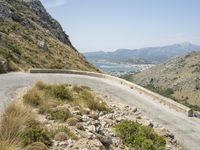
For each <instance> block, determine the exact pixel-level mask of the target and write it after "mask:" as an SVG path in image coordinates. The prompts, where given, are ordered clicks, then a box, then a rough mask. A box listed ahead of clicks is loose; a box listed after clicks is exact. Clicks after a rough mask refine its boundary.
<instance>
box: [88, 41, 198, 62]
mask: <svg viewBox="0 0 200 150" xmlns="http://www.w3.org/2000/svg"><path fill="white" fill-rule="evenodd" d="M192 51H200V46H199V45H194V44H192V43H189V42H184V43H179V44H173V45H168V46H160V47H145V48H141V49H134V50H130V49H118V50H116V51H114V52H104V51H98V52H88V53H84V55H85V57H86V58H88V59H89V60H101V59H103V60H107V61H112V62H129V63H162V62H164V61H166V60H168V59H170V58H172V57H175V56H178V55H182V54H185V53H188V52H192Z"/></svg>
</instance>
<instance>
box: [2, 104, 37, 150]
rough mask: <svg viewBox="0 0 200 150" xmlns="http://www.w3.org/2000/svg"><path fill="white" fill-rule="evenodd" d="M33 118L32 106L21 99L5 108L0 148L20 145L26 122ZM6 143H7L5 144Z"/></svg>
mask: <svg viewBox="0 0 200 150" xmlns="http://www.w3.org/2000/svg"><path fill="white" fill-rule="evenodd" d="M32 119H33V115H32V113H31V110H30V108H28V107H26V106H24V105H23V104H22V103H20V101H12V102H11V103H10V104H9V105H8V107H7V108H6V109H5V112H4V114H3V115H2V120H1V124H0V149H2V150H9V149H17V148H19V147H20V145H21V143H20V140H21V139H20V138H21V133H22V131H23V129H24V127H25V124H26V123H28V122H29V121H30V120H32ZM5 143H6V144H5Z"/></svg>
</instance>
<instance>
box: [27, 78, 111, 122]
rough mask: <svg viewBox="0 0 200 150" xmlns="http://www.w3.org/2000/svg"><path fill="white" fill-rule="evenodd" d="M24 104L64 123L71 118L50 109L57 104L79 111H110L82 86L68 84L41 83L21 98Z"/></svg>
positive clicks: (67, 114) (64, 112)
mask: <svg viewBox="0 0 200 150" xmlns="http://www.w3.org/2000/svg"><path fill="white" fill-rule="evenodd" d="M23 100H24V103H25V104H29V105H31V106H34V107H38V108H39V113H41V114H47V113H48V114H50V115H51V116H52V118H54V119H57V120H61V121H66V120H67V119H68V118H69V117H71V115H70V112H69V111H66V110H55V109H53V111H52V108H53V107H56V106H58V105H59V104H61V105H62V104H72V105H76V106H79V107H80V109H82V110H83V109H84V108H90V109H91V110H99V111H110V108H109V107H108V106H107V104H106V103H105V102H103V100H102V99H100V98H99V97H96V96H95V95H94V94H93V93H92V91H91V89H90V88H88V87H84V86H71V85H68V84H47V83H44V82H42V81H39V82H38V83H36V85H35V86H34V87H33V88H32V89H30V90H29V91H28V92H27V94H26V95H25V96H24V98H23Z"/></svg>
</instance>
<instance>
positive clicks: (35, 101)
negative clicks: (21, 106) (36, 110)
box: [23, 88, 43, 107]
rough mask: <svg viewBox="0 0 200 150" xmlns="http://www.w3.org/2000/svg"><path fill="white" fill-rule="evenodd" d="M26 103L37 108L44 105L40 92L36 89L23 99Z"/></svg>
mask: <svg viewBox="0 0 200 150" xmlns="http://www.w3.org/2000/svg"><path fill="white" fill-rule="evenodd" d="M23 100H24V103H25V104H28V105H31V106H33V107H37V106H39V105H41V104H42V102H43V101H42V98H41V94H40V92H39V91H38V90H37V89H36V88H32V89H31V90H29V91H28V92H27V93H26V95H24V97H23Z"/></svg>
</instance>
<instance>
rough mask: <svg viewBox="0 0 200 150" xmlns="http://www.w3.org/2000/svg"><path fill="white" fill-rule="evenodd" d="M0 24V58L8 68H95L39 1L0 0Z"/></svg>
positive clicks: (88, 69)
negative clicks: (6, 62)
mask: <svg viewBox="0 0 200 150" xmlns="http://www.w3.org/2000/svg"><path fill="white" fill-rule="evenodd" d="M0 24H1V26H0V57H2V58H4V59H6V60H7V61H8V66H9V69H10V70H26V69H29V68H33V67H37V68H53V69H54V68H55V69H61V68H62V69H77V70H87V71H97V69H96V68H95V67H94V66H93V65H91V64H90V63H88V62H87V60H86V59H85V57H84V56H82V55H81V54H80V53H78V51H77V50H76V49H75V48H74V47H73V45H72V44H71V42H70V40H69V38H68V35H67V34H65V32H64V31H63V29H62V27H61V25H60V24H59V23H58V22H57V21H56V20H55V19H53V18H52V17H51V16H50V15H49V14H48V12H47V11H46V9H45V8H44V7H43V5H42V3H41V2H40V1H39V0H1V1H0Z"/></svg>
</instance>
